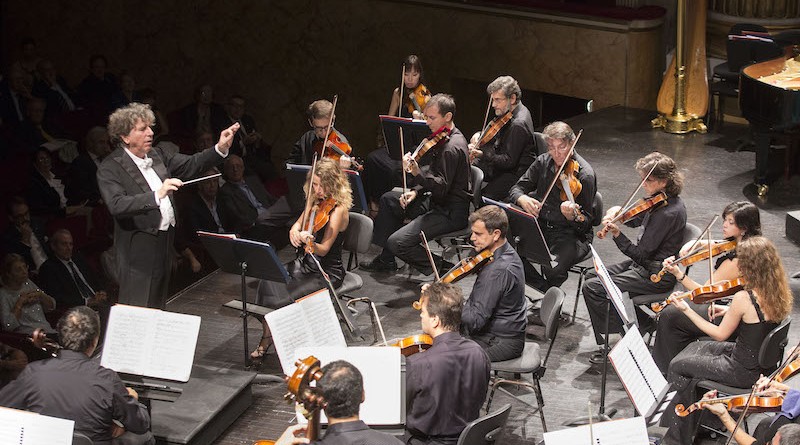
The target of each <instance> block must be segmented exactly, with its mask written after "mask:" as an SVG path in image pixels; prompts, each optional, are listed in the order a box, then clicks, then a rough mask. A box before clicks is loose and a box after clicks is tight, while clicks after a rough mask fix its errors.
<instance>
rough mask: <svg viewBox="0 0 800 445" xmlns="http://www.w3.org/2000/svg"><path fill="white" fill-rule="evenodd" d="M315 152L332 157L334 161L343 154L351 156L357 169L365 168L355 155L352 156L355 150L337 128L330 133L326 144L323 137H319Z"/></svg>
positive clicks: (315, 144)
mask: <svg viewBox="0 0 800 445" xmlns="http://www.w3.org/2000/svg"><path fill="white" fill-rule="evenodd" d="M313 147H314V153H316V154H317V156H319V157H320V158H321V157H323V156H324V157H326V158H331V159H333V160H334V161H338V160H339V158H341V157H342V156H348V157H350V162H351V163H352V164H353V167H354V168H355V169H356V170H359V171H360V170H363V169H364V166H363V165H361V163H360V162H358V161H357V160H356V159H355V158H354V157H352V156H350V154H351V153H352V152H353V147H351V146H350V144H348V143H347V141H345V140H344V136H342V134H341V133H339V131H338V130H336V129H335V128H333V129H331V132H330V133H329V134H328V139H327V140H326V142H325V144H323V143H322V139H318V140H317V141H315V142H314V146H313Z"/></svg>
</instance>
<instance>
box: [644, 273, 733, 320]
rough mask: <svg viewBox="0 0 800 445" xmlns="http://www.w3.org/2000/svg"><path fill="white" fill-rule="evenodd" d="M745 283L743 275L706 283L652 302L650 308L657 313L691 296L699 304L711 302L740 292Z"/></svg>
mask: <svg viewBox="0 0 800 445" xmlns="http://www.w3.org/2000/svg"><path fill="white" fill-rule="evenodd" d="M744 284H745V281H744V278H741V277H740V278H736V279H735V280H730V281H723V282H722V283H717V284H706V285H704V286H700V287H698V288H697V289H695V290H693V291H690V292H684V293H682V294H678V295H674V296H671V297H669V298H667V299H666V300H664V301H662V302H660V303H652V304H651V305H650V309H652V310H653V312H655V313H659V312H661V311H662V310H664V308H665V307H667V306H668V305H670V304H672V303H674V302H676V301H678V300H682V299H684V298H689V299H690V300H692V302H694V303H697V304H703V303H710V302H712V301H716V300H720V299H722V298H725V297H729V296H731V295H733V294H735V293H736V292H739V291H740V290H742V289H743V288H744Z"/></svg>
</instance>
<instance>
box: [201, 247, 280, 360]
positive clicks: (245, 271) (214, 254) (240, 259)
mask: <svg viewBox="0 0 800 445" xmlns="http://www.w3.org/2000/svg"><path fill="white" fill-rule="evenodd" d="M197 236H198V237H199V238H200V241H201V242H202V243H203V246H205V248H206V250H207V251H208V253H209V254H210V255H211V258H213V259H214V261H215V262H216V263H217V264H218V265H219V268H220V269H222V271H223V272H228V273H233V274H237V275H241V277H242V314H241V317H242V328H243V330H244V367H245V369H247V367H248V358H249V354H250V347H249V346H248V342H247V282H246V280H245V278H246V277H251V278H260V279H262V280H267V281H275V282H278V283H283V284H286V283H288V282H289V273H288V272H287V271H286V268H285V267H283V263H281V261H280V260H279V259H278V255H277V254H276V253H275V249H273V248H272V246H271V245H270V244H269V243H262V242H259V241H253V240H249V239H244V238H236V237H233V236H226V235H219V234H216V233H210V232H202V231H199V232H197Z"/></svg>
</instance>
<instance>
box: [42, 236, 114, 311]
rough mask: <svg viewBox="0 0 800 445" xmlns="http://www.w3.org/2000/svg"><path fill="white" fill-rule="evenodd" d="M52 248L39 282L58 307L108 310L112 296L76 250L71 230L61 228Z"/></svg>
mask: <svg viewBox="0 0 800 445" xmlns="http://www.w3.org/2000/svg"><path fill="white" fill-rule="evenodd" d="M50 249H51V250H52V252H53V255H52V256H51V257H50V258H48V260H47V261H45V262H44V264H42V267H40V268H39V278H38V279H37V281H36V282H37V283H38V284H39V286H41V287H42V290H43V291H45V292H46V293H47V294H48V295H52V296H53V298H55V300H56V308H57V309H68V308H71V307H74V306H83V305H86V306H89V307H91V308H93V309H96V310H99V309H101V308H102V309H107V308H108V295H107V294H106V292H105V291H104V290H102V289H101V285H100V281H99V280H98V278H97V275H96V274H95V273H94V271H93V270H92V269H91V268H90V267H89V264H88V263H86V260H84V259H83V256H82V255H80V254H78V253H77V252H75V251H74V244H73V241H72V234H71V233H70V231H69V230H67V229H59V230H57V231H56V232H55V233H53V236H52V237H51V238H50Z"/></svg>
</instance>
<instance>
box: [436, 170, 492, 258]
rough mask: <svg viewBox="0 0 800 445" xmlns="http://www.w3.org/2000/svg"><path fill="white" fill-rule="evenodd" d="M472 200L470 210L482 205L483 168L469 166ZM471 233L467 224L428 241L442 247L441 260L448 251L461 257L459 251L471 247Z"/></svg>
mask: <svg viewBox="0 0 800 445" xmlns="http://www.w3.org/2000/svg"><path fill="white" fill-rule="evenodd" d="M470 175H471V179H470V180H471V187H470V189H471V190H470V191H471V193H472V200H471V202H470V211H472V210H475V209H479V208H481V207H482V206H483V195H482V194H481V188H482V186H483V170H481V169H479V168H478V167H475V166H474V165H472V166H470ZM471 234H472V229H471V228H470V227H469V226H467V227H465V228H463V229H461V230H456V231H455V232H450V233H445V234H443V235H440V236H437V237H436V238H433V239H432V240H430V241H435V242H436V243H437V244H438V245H439V246H440V247H441V248H442V260H444V259H445V257H446V256H447V254H448V252H452V251H455V253H456V256H457V257H458V259H459V260H460V259H461V251H462V250H464V249H467V248H472V246H471V245H470V244H469V242H468V241H469V237H470V235H471Z"/></svg>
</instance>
